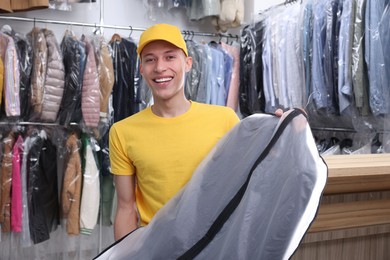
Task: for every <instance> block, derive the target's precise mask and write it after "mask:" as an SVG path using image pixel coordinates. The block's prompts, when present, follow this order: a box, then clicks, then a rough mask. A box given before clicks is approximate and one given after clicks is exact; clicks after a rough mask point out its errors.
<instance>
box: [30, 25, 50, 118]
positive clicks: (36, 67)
mask: <svg viewBox="0 0 390 260" xmlns="http://www.w3.org/2000/svg"><path fill="white" fill-rule="evenodd" d="M26 36H27V39H28V40H29V42H30V45H31V47H32V49H33V59H32V72H31V107H32V111H31V114H30V118H31V119H32V120H36V119H38V118H39V115H40V114H41V112H42V101H43V90H44V84H45V78H46V71H47V45H46V39H45V35H44V34H43V32H42V31H41V30H40V29H39V28H37V27H35V28H33V30H32V31H31V32H29V33H28V34H27V35H26Z"/></svg>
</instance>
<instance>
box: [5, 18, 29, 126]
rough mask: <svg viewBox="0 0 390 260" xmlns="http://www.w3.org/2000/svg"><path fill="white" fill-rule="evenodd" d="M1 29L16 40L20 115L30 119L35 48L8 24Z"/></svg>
mask: <svg viewBox="0 0 390 260" xmlns="http://www.w3.org/2000/svg"><path fill="white" fill-rule="evenodd" d="M1 31H3V32H4V33H6V34H7V35H9V36H11V37H12V38H13V40H14V42H15V47H16V53H17V55H18V64H19V76H20V86H19V98H20V117H21V118H22V119H28V118H27V116H28V115H29V112H30V109H31V108H30V90H31V86H30V85H31V71H32V56H33V50H32V48H31V45H30V42H29V41H28V40H27V38H26V37H25V36H24V35H22V34H20V33H17V32H15V31H14V30H12V28H11V27H10V26H8V25H4V26H3V27H2V28H1Z"/></svg>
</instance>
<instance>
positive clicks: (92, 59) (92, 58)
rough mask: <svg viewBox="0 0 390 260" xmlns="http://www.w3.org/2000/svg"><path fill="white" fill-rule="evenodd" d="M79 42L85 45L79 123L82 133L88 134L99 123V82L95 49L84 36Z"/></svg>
mask: <svg viewBox="0 0 390 260" xmlns="http://www.w3.org/2000/svg"><path fill="white" fill-rule="evenodd" d="M81 41H82V42H83V43H84V45H85V52H86V64H85V69H84V73H83V86H82V94H81V112H82V115H83V120H82V122H81V123H80V126H81V128H82V129H83V131H84V132H86V133H90V132H92V130H93V129H96V128H97V127H98V125H99V121H100V101H101V93H100V84H99V83H100V82H99V74H98V66H97V59H96V52H95V48H94V47H93V45H92V43H91V40H90V38H89V37H87V36H86V35H82V37H81Z"/></svg>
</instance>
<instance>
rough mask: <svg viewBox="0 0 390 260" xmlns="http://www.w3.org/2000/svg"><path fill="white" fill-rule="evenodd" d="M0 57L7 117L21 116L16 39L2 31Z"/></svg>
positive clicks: (0, 35)
mask: <svg viewBox="0 0 390 260" xmlns="http://www.w3.org/2000/svg"><path fill="white" fill-rule="evenodd" d="M0 45H1V48H0V50H1V52H0V57H1V59H2V60H3V64H4V84H3V89H4V90H3V92H4V102H3V105H4V110H5V115H6V116H7V117H17V116H20V99H19V87H20V72H19V65H18V55H17V51H16V46H15V41H14V39H13V38H12V37H11V36H8V35H6V34H5V33H3V32H0Z"/></svg>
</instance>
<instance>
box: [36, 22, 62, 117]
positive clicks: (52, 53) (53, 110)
mask: <svg viewBox="0 0 390 260" xmlns="http://www.w3.org/2000/svg"><path fill="white" fill-rule="evenodd" d="M42 32H43V34H44V36H45V41H46V45H47V68H46V69H47V71H46V78H45V83H44V85H43V97H42V111H41V114H40V116H39V119H40V121H42V122H51V123H52V122H55V120H56V119H57V115H58V111H59V109H60V104H61V100H62V97H63V93H64V87H65V68H64V63H63V56H62V52H61V50H60V46H59V44H58V43H57V40H56V37H55V35H54V33H53V32H52V31H50V30H48V29H42Z"/></svg>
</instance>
